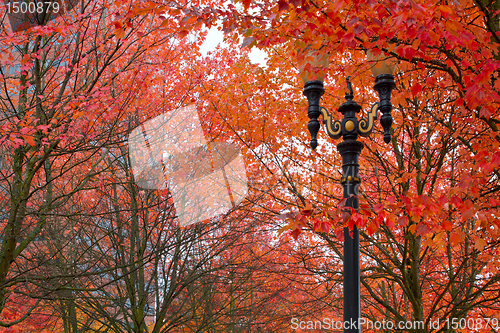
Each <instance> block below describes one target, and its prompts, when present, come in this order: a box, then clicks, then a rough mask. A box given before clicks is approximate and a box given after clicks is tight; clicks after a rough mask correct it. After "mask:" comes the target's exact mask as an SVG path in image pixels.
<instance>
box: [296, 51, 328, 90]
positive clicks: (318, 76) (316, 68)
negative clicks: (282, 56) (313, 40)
mask: <svg viewBox="0 0 500 333" xmlns="http://www.w3.org/2000/svg"><path fill="white" fill-rule="evenodd" d="M298 53H299V58H302V57H303V61H302V63H301V64H300V66H299V72H300V74H299V75H300V78H301V79H302V80H303V81H304V83H306V82H309V81H321V82H323V80H324V79H325V73H326V69H327V68H328V63H329V62H330V52H327V50H326V47H324V46H323V47H321V48H320V49H319V50H317V49H313V48H312V47H310V46H308V47H306V48H305V49H302V50H299V52H298Z"/></svg>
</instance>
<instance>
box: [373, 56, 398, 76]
mask: <svg viewBox="0 0 500 333" xmlns="http://www.w3.org/2000/svg"><path fill="white" fill-rule="evenodd" d="M366 57H367V58H368V62H369V63H370V64H371V70H372V73H373V76H374V77H377V76H379V75H383V74H391V75H394V72H395V71H396V63H397V60H396V59H395V58H389V57H387V56H386V55H385V54H384V52H382V53H380V54H379V55H378V56H375V55H374V54H373V52H372V51H371V50H368V51H367V52H366Z"/></svg>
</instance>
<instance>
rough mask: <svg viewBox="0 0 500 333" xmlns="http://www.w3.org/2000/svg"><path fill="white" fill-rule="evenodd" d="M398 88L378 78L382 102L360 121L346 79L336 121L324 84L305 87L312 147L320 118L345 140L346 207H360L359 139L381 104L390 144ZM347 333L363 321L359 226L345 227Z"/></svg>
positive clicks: (386, 77) (385, 78) (332, 133)
mask: <svg viewBox="0 0 500 333" xmlns="http://www.w3.org/2000/svg"><path fill="white" fill-rule="evenodd" d="M394 87H395V83H394V77H393V76H392V75H390V74H388V75H381V76H377V78H376V79H375V89H376V90H377V91H378V92H379V96H380V103H375V104H374V105H373V106H372V108H371V110H370V112H369V113H368V116H367V118H363V119H359V120H358V118H357V117H356V113H358V112H359V111H361V106H360V105H359V104H358V103H356V102H355V101H354V100H353V97H354V96H353V95H354V93H353V89H352V86H351V82H350V81H349V78H347V88H348V90H349V92H348V93H346V96H345V98H346V101H345V102H344V103H343V104H342V105H341V106H340V107H339V110H338V111H339V112H340V113H342V115H343V119H342V120H341V121H339V120H333V119H332V116H331V115H330V114H329V112H328V110H326V109H325V108H324V107H321V106H320V105H319V104H320V100H321V96H322V95H323V93H324V92H325V89H324V87H323V82H322V81H308V82H306V84H305V86H304V95H305V96H306V97H307V99H308V102H309V106H308V116H309V118H310V121H309V123H308V126H307V127H308V129H309V132H310V133H311V148H312V149H316V147H317V146H318V141H317V134H318V131H319V128H320V123H319V121H318V118H319V116H320V115H322V116H323V123H324V124H325V125H326V129H327V132H328V135H329V136H330V137H331V138H333V139H339V138H340V137H342V139H343V140H342V142H340V143H339V144H338V145H337V150H338V151H339V153H340V155H341V156H342V178H341V179H340V183H341V185H342V188H343V192H344V194H343V197H344V198H345V199H346V202H345V207H352V208H353V209H354V210H357V209H358V208H359V201H358V188H359V184H360V183H361V180H360V178H359V155H360V153H361V150H362V149H363V147H364V145H363V143H362V142H360V141H358V140H357V139H358V136H368V135H369V134H370V133H371V131H372V130H373V125H374V120H375V119H376V118H377V110H378V108H379V105H380V109H381V111H382V118H381V123H382V126H383V128H384V141H385V142H386V143H388V142H390V140H391V134H390V127H391V124H392V117H391V110H392V105H391V103H390V99H391V92H392V89H393V88H394ZM343 231H344V323H343V324H344V325H343V326H344V332H349V333H353V332H361V327H360V326H359V325H360V323H359V319H360V318H361V298H360V264H359V231H358V229H357V227H356V226H354V227H353V229H352V230H349V228H348V227H345V228H344V230H343Z"/></svg>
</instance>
